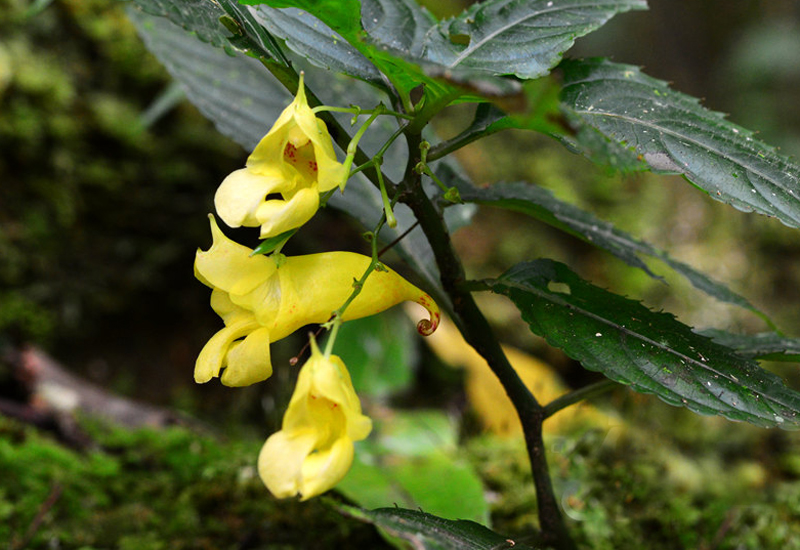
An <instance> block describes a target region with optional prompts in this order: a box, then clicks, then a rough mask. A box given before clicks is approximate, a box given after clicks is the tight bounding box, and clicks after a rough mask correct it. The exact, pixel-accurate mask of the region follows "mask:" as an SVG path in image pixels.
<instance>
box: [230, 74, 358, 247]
mask: <svg viewBox="0 0 800 550" xmlns="http://www.w3.org/2000/svg"><path fill="white" fill-rule="evenodd" d="M345 176H346V174H345V168H344V166H343V165H342V164H341V163H340V162H338V161H337V160H336V154H335V153H334V151H333V143H332V141H331V137H330V134H329V133H328V128H327V127H326V126H325V123H324V122H323V121H322V120H320V119H318V118H317V117H316V116H315V115H314V113H313V112H312V110H311V108H310V107H309V106H308V102H307V101H306V94H305V88H304V86H303V79H302V77H301V79H300V84H299V87H298V89H297V96H296V97H295V99H294V101H292V103H291V104H289V106H288V107H287V108H286V109H285V110H284V111H283V113H281V115H280V117H279V118H278V120H277V121H276V122H275V124H274V125H273V126H272V128H271V129H270V131H269V132H268V133H267V135H266V136H264V137H263V138H262V139H261V141H260V142H259V144H258V145H257V146H256V148H255V149H254V150H253V152H252V154H251V155H250V156H249V157H248V159H247V163H246V167H245V168H242V169H240V170H236V171H234V172H233V173H231V174H230V175H229V176H228V177H226V178H225V180H224V181H223V182H222V184H221V185H220V186H219V189H217V193H216V196H215V197H214V205H215V207H216V209H217V212H218V213H219V217H220V218H222V220H223V221H224V222H225V223H226V224H228V225H229V226H230V227H240V226H246V227H258V226H261V235H260V236H261V238H262V239H266V238H268V237H273V236H275V235H279V234H281V233H283V232H285V231H289V230H290V229H295V228H297V227H300V226H301V225H303V224H304V223H306V222H307V221H308V220H310V219H311V217H312V216H313V215H314V214H315V213H316V211H317V209H318V208H319V194H320V193H324V192H326V191H330V190H331V189H334V188H335V187H337V186H338V185H341V184H343V182H344V181H345ZM275 195H280V198H276V197H275Z"/></svg>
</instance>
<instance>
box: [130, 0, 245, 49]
mask: <svg viewBox="0 0 800 550" xmlns="http://www.w3.org/2000/svg"><path fill="white" fill-rule="evenodd" d="M134 3H135V4H136V5H137V6H138V7H139V8H141V9H142V11H144V12H145V13H148V14H150V15H156V16H159V17H165V18H167V19H169V20H170V21H172V22H173V23H174V24H176V25H178V26H179V27H181V28H183V29H185V30H186V31H189V32H191V33H194V34H195V36H197V38H199V39H200V40H202V41H203V42H207V43H209V44H212V45H214V46H217V47H219V48H230V43H229V41H228V38H229V37H230V36H231V32H230V31H229V30H228V29H227V28H225V26H224V25H223V24H222V23H220V18H221V17H223V16H225V15H226V13H225V10H223V9H222V7H221V6H220V5H219V4H218V3H216V2H208V1H207V0H186V1H184V2H178V1H176V0H135V2H134Z"/></svg>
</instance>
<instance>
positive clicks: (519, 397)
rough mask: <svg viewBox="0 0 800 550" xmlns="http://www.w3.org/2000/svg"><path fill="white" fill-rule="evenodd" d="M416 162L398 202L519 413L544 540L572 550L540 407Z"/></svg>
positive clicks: (462, 324)
mask: <svg viewBox="0 0 800 550" xmlns="http://www.w3.org/2000/svg"><path fill="white" fill-rule="evenodd" d="M406 137H407V138H408V149H409V151H419V145H420V142H421V138H420V136H419V135H417V134H406ZM420 160H421V159H414V158H409V163H408V166H407V167H406V173H405V176H404V179H403V182H402V184H401V185H402V188H401V189H400V191H401V193H400V195H401V202H403V203H405V204H406V205H408V206H409V207H410V208H411V210H412V211H413V212H414V215H415V216H416V218H417V220H418V221H419V224H420V227H421V228H422V230H423V232H424V233H425V236H426V237H427V239H428V241H429V243H430V245H431V248H432V249H433V252H434V256H435V258H436V263H437V266H438V267H439V272H440V275H441V281H442V285H443V287H444V290H445V292H446V293H447V295H448V296H449V298H450V300H451V301H452V304H453V312H454V313H455V317H454V319H453V321H454V322H455V323H456V324H457V325H458V328H459V330H460V331H461V333H462V334H463V335H464V338H465V339H466V341H467V342H468V343H469V344H470V345H471V346H472V347H474V348H475V350H476V351H477V352H478V353H480V354H481V356H483V357H484V358H485V359H486V361H487V362H488V364H489V366H490V367H491V369H492V371H494V373H495V374H496V375H497V378H498V379H499V380H500V382H501V384H502V385H503V388H504V389H505V391H506V393H507V394H508V396H509V398H510V399H511V402H512V403H513V405H514V408H515V409H516V410H517V414H519V418H520V421H521V423H522V426H523V433H524V436H525V443H526V446H527V449H528V458H529V460H530V463H531V471H532V473H533V480H534V486H535V488H536V499H537V503H538V508H539V523H540V526H541V530H542V537H543V541H544V542H546V543H547V544H550V545H552V546H553V547H555V548H558V549H559V550H572V549H574V548H575V544H574V542H573V541H572V539H571V537H570V535H569V532H568V531H567V528H566V525H565V524H564V519H563V517H562V515H561V509H560V507H559V504H558V501H557V500H556V496H555V493H554V492H553V486H552V482H551V479H550V473H549V469H548V465H547V459H546V456H545V447H544V441H543V439H542V423H543V422H544V420H545V418H546V414H545V408H544V407H542V405H540V404H539V402H538V401H537V400H536V398H535V397H534V396H533V394H532V393H531V392H530V391H529V390H528V388H527V387H526V386H525V384H524V383H523V382H522V380H521V379H520V377H519V375H518V374H517V372H516V371H515V370H514V368H513V367H512V366H511V364H510V363H509V362H508V358H507V357H506V355H505V353H504V352H503V350H502V348H501V347H500V344H499V342H498V341H497V339H496V338H495V337H494V335H493V332H492V329H491V326H490V325H489V323H488V321H487V320H486V318H485V317H484V315H483V313H482V312H481V311H480V309H479V308H478V306H477V304H476V303H475V300H474V299H473V298H472V294H471V293H470V292H469V291H466V290H464V289H463V287H462V282H463V281H464V280H465V274H464V268H463V266H462V264H461V260H460V258H459V257H458V255H457V254H456V252H455V249H454V248H453V244H452V241H451V240H450V235H449V232H448V230H447V226H446V225H445V223H444V219H443V218H442V214H441V212H440V211H438V210H437V209H436V207H435V206H434V204H433V203H432V202H431V200H430V199H429V198H428V196H427V195H426V194H425V192H424V191H423V190H422V186H421V184H420V174H419V173H417V171H416V170H415V167H416V165H417V163H418V162H419V161H420Z"/></svg>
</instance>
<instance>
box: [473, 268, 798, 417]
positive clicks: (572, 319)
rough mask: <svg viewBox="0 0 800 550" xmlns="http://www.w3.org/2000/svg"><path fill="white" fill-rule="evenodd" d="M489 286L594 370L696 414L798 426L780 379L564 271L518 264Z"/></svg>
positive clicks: (793, 398) (794, 403)
mask: <svg viewBox="0 0 800 550" xmlns="http://www.w3.org/2000/svg"><path fill="white" fill-rule="evenodd" d="M488 286H489V288H490V289H491V290H492V291H493V292H496V293H500V294H504V295H506V296H508V297H509V298H510V299H511V300H512V301H513V302H514V304H515V305H516V306H517V308H518V309H519V310H520V312H521V313H522V317H523V319H525V321H527V322H528V324H529V325H530V328H531V331H533V332H534V333H535V334H538V335H540V336H543V337H544V338H546V339H547V341H548V342H549V343H550V344H551V345H553V346H555V347H558V348H561V349H562V350H564V352H565V353H566V354H567V355H569V356H570V357H572V358H574V359H576V360H578V361H580V362H581V363H582V364H583V366H584V367H586V368H587V369H589V370H594V371H599V372H602V373H603V374H604V375H605V376H607V377H608V378H610V379H612V380H614V381H617V382H620V383H622V384H627V385H629V386H630V387H631V388H632V389H634V390H636V391H639V392H643V393H653V394H655V395H657V396H658V397H660V398H661V399H663V400H664V401H666V402H667V403H670V404H672V405H676V406H685V407H687V408H689V409H690V410H692V411H694V412H697V413H701V414H720V415H722V416H724V417H726V418H728V419H730V420H740V421H744V422H749V423H752V424H755V425H758V426H764V427H773V426H780V427H783V428H796V427H798V416H797V415H798V412H800V393H798V392H796V391H794V390H792V389H790V388H788V387H787V386H786V385H785V384H784V383H783V382H782V380H781V379H780V378H779V377H778V376H776V375H774V374H772V373H770V372H768V371H766V370H764V369H762V368H760V367H759V366H758V364H757V363H755V362H754V361H751V360H749V359H747V358H745V357H743V356H741V355H739V354H738V353H736V352H735V351H734V350H731V349H730V348H726V347H724V346H721V345H719V344H717V343H715V342H713V341H712V340H711V339H709V338H707V337H705V336H702V335H700V334H697V333H695V332H693V331H692V330H691V329H690V328H689V327H688V326H686V325H684V324H682V323H680V322H678V321H677V320H676V319H675V318H674V317H673V316H672V315H669V314H666V313H657V312H653V311H651V310H649V309H647V308H646V307H644V306H643V305H641V304H640V303H639V302H635V301H633V300H629V299H627V298H623V297H621V296H617V295H615V294H612V293H611V292H608V291H606V290H603V289H601V288H598V287H596V286H594V285H592V284H591V283H588V282H586V281H584V280H582V279H581V278H580V277H578V276H577V275H576V274H575V273H573V272H572V271H571V270H570V269H569V268H568V267H567V266H565V265H564V264H561V263H558V262H554V261H551V260H538V261H535V262H529V263H523V264H518V265H516V266H514V267H513V268H511V269H510V270H509V271H507V272H506V273H504V274H503V275H502V276H500V277H499V278H498V279H495V280H493V281H489V282H488Z"/></svg>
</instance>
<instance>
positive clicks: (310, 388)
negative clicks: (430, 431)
mask: <svg viewBox="0 0 800 550" xmlns="http://www.w3.org/2000/svg"><path fill="white" fill-rule="evenodd" d="M311 349H312V351H311V358H310V359H309V360H308V362H307V363H306V364H305V365H303V368H302V369H300V374H299V375H298V379H297V386H296V387H295V390H294V394H292V399H291V401H290V402H289V407H288V409H287V410H286V414H285V415H284V417H283V425H282V429H281V431H279V432H276V433H274V434H272V435H271V436H270V437H269V439H267V441H266V443H264V446H263V447H262V448H261V453H260V454H259V456H258V473H259V475H260V476H261V479H262V480H263V481H264V484H265V485H266V486H267V488H268V489H269V490H270V492H271V493H272V494H273V495H275V496H276V497H278V498H287V497H291V496H295V495H298V494H299V495H300V497H301V500H306V499H309V498H311V497H314V496H317V495H319V494H321V493H324V492H325V491H327V490H328V489H331V488H332V487H334V486H335V485H336V484H337V483H339V481H341V480H342V478H343V477H344V476H345V474H346V473H347V471H348V470H349V469H350V465H351V464H352V463H353V442H354V441H360V440H362V439H364V438H366V437H367V436H368V435H369V432H370V430H371V429H372V421H371V420H370V419H369V418H368V417H366V416H364V415H363V414H361V403H360V401H359V399H358V396H357V395H356V392H355V389H353V383H352V381H351V380H350V374H349V373H348V372H347V368H346V367H345V365H344V363H343V362H342V360H341V359H340V358H339V357H337V356H335V355H332V356H330V357H325V356H324V355H323V354H322V353H321V352H320V350H319V348H318V347H317V345H316V343H315V342H314V340H313V339H312V340H311Z"/></svg>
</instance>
